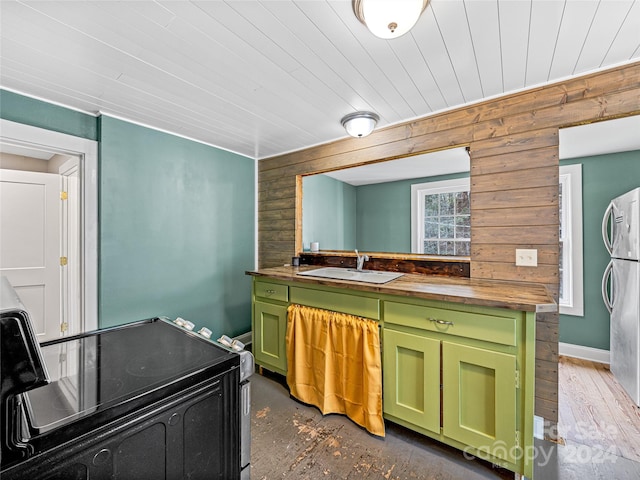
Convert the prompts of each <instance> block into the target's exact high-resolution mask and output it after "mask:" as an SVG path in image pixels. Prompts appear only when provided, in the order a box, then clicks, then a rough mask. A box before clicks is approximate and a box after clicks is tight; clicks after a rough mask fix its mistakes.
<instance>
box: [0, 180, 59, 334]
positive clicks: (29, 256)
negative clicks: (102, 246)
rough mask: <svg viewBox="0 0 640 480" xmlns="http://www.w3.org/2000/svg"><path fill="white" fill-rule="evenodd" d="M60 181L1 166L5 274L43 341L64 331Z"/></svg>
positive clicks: (0, 246)
mask: <svg viewBox="0 0 640 480" xmlns="http://www.w3.org/2000/svg"><path fill="white" fill-rule="evenodd" d="M60 183H61V181H60V176H59V175H57V174H51V173H40V172H24V171H17V170H0V274H1V275H4V276H6V277H7V278H8V280H9V282H10V283H11V284H12V285H13V287H14V288H15V289H16V292H17V293H18V295H19V296H20V299H21V300H22V303H23V304H24V306H25V308H26V309H27V310H28V312H29V314H30V315H31V320H32V322H33V326H34V329H35V331H36V335H37V338H38V341H40V342H43V341H46V340H52V339H55V338H58V337H60V334H61V332H60V318H61V317H60V305H61V304H60V298H61V294H60V188H61V184H60Z"/></svg>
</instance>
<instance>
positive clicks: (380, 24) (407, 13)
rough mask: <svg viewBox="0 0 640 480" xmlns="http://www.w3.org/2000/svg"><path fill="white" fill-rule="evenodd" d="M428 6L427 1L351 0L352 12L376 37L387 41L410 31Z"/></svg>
mask: <svg viewBox="0 0 640 480" xmlns="http://www.w3.org/2000/svg"><path fill="white" fill-rule="evenodd" d="M428 4H429V0H353V12H354V13H355V15H356V17H357V18H358V20H360V21H361V22H362V23H363V24H364V25H365V26H366V27H367V28H368V29H369V30H371V33H373V34H374V35H375V36H376V37H380V38H387V39H389V38H396V37H399V36H401V35H404V34H405V33H407V32H408V31H409V30H411V28H412V27H413V26H414V25H415V24H416V22H417V21H418V18H420V15H421V14H422V12H423V11H424V9H425V8H427V5H428Z"/></svg>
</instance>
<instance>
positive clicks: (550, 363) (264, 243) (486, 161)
mask: <svg viewBox="0 0 640 480" xmlns="http://www.w3.org/2000/svg"><path fill="white" fill-rule="evenodd" d="M634 114H640V62H637V63H633V64H630V65H626V66H621V67H617V68H614V69H610V70H606V71H603V72H599V73H596V74H591V75H586V76H583V77H579V78H575V79H572V80H568V81H565V82H561V83H557V84H553V85H550V86H546V87H542V88H536V89H532V90H528V91H526V92H521V93H518V94H514V95H509V96H504V97H501V98H498V99H494V100H490V101H486V102H482V103H478V104H475V105H472V106H469V107H467V108H461V109H456V110H451V111H447V112H444V113H440V114H437V115H432V116H428V117H424V118H422V119H419V120H415V121H412V122H409V123H406V124H402V125H396V126H393V127H388V128H385V129H380V130H377V131H375V132H374V133H373V134H371V135H370V136H368V137H366V138H363V139H351V138H349V139H345V140H340V141H336V142H332V143H329V144H326V145H321V146H317V147H313V148H309V149H306V150H301V151H298V152H294V153H289V154H286V155H282V156H278V157H272V158H269V159H264V160H261V161H260V162H259V167H258V172H259V173H258V255H259V265H260V267H270V266H277V265H282V264H284V263H288V262H289V261H290V259H291V256H292V255H294V254H296V253H299V249H300V245H301V239H300V228H299V226H300V224H301V216H300V215H297V214H296V206H300V205H301V192H300V185H301V177H300V176H301V175H308V174H312V173H319V172H325V171H329V170H335V169H339V168H345V167H352V166H357V165H363V164H366V163H372V162H377V161H381V160H389V159H393V158H398V157H403V156H406V155H410V154H416V153H422V152H427V151H435V150H440V149H443V148H449V147H453V146H462V145H468V146H469V147H470V155H471V202H472V205H471V208H472V237H471V277H472V278H489V279H500V280H511V281H526V282H537V283H542V284H545V285H546V286H547V287H548V288H549V290H550V291H551V292H553V294H554V295H555V296H556V298H557V294H558V129H559V127H565V126H573V125H578V124H582V123H590V122H594V121H600V120H606V119H611V118H616V117H621V116H628V115H634ZM335 121H336V122H338V121H339V119H338V118H336V119H335ZM516 248H536V249H538V267H516V266H515V249H516ZM536 334H537V342H536V414H537V415H539V416H542V417H544V418H545V419H547V420H549V421H550V422H553V423H555V422H557V419H558V314H543V315H538V318H537V329H536Z"/></svg>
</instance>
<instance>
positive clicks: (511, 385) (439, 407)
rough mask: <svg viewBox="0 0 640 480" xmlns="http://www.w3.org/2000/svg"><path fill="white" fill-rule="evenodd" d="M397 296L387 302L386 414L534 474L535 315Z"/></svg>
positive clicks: (384, 305)
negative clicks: (397, 297) (405, 298)
mask: <svg viewBox="0 0 640 480" xmlns="http://www.w3.org/2000/svg"><path fill="white" fill-rule="evenodd" d="M396 300H397V299H395V298H394V299H393V300H391V299H388V300H387V301H385V302H384V303H383V312H384V314H383V321H384V328H383V352H384V353H383V358H384V361H383V380H384V390H383V395H384V415H385V418H387V419H388V420H391V421H394V422H396V423H400V424H401V425H404V426H406V427H408V428H411V429H413V430H416V431H418V432H421V433H423V434H425V435H428V436H430V437H432V438H436V439H438V440H440V441H442V442H445V443H447V444H449V445H453V446H455V447H457V448H460V449H462V450H464V451H465V452H467V453H470V454H472V455H475V456H479V457H482V458H485V459H487V460H489V461H491V462H493V463H496V464H499V465H501V466H503V467H505V468H509V469H511V470H513V471H516V472H518V473H521V474H524V475H525V476H527V477H532V475H533V465H532V459H531V458H528V457H527V456H526V455H524V452H529V453H530V452H531V449H532V445H533V375H534V374H533V369H534V365H533V359H534V326H535V325H534V320H535V318H534V315H532V314H527V313H525V312H519V311H515V310H507V309H500V308H491V307H480V306H471V305H464V304H454V303H449V302H434V301H429V300H419V299H411V300H405V301H403V302H401V301H396ZM405 302H406V303H405ZM521 379H523V380H524V379H526V380H525V381H526V388H523V385H522V384H521Z"/></svg>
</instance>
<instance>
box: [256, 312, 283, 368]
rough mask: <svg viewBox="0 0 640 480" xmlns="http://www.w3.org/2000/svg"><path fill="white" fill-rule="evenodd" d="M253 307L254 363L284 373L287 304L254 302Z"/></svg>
mask: <svg viewBox="0 0 640 480" xmlns="http://www.w3.org/2000/svg"><path fill="white" fill-rule="evenodd" d="M253 309H254V310H253V315H254V316H253V319H254V325H253V335H254V339H253V355H254V356H255V359H256V363H257V364H258V365H262V366H263V367H266V368H267V369H269V370H273V371H275V372H277V373H282V374H286V373H287V355H286V344H285V336H286V333H287V306H286V305H284V306H283V305H274V304H272V303H264V302H255V303H254V307H253Z"/></svg>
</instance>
